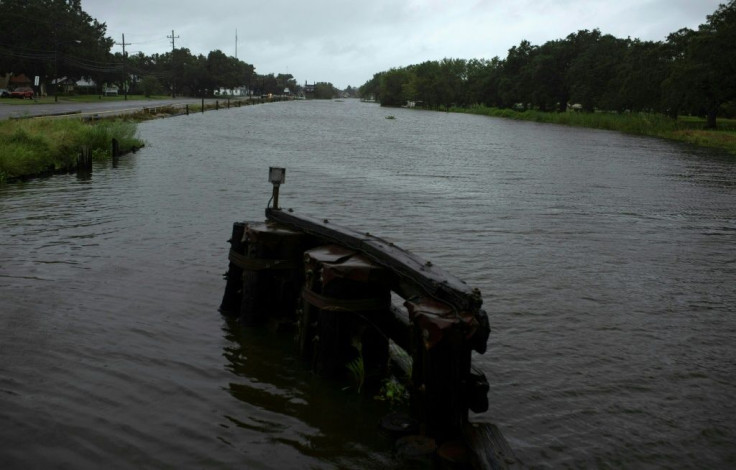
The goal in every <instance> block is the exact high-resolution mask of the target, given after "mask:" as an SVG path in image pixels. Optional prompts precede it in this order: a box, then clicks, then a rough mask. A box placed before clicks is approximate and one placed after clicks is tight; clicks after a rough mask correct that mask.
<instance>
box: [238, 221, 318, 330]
mask: <svg viewBox="0 0 736 470" xmlns="http://www.w3.org/2000/svg"><path fill="white" fill-rule="evenodd" d="M307 244H308V237H306V236H305V235H304V233H302V232H299V231H294V230H290V229H288V228H285V227H283V226H280V225H278V224H275V223H272V222H265V223H249V224H247V225H246V227H245V235H244V253H243V258H241V259H240V263H241V268H242V270H243V271H242V282H243V284H242V285H243V287H242V302H241V306H240V321H241V322H243V323H245V324H247V325H256V324H261V323H263V322H265V321H266V320H267V319H269V318H270V319H274V320H278V319H279V318H286V317H290V319H291V320H293V316H294V312H295V310H296V301H297V298H298V295H299V290H300V289H301V286H302V282H303V280H302V276H303V268H302V262H303V253H304V251H305V249H306V247H307Z"/></svg>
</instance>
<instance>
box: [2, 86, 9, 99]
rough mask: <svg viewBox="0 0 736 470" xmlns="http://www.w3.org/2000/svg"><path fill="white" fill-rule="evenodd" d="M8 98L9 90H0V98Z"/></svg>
mask: <svg viewBox="0 0 736 470" xmlns="http://www.w3.org/2000/svg"><path fill="white" fill-rule="evenodd" d="M8 96H10V90H6V89H5V88H0V98H7V97H8Z"/></svg>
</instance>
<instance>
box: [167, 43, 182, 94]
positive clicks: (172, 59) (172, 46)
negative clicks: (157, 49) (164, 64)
mask: <svg viewBox="0 0 736 470" xmlns="http://www.w3.org/2000/svg"><path fill="white" fill-rule="evenodd" d="M166 38H167V39H171V65H172V68H173V65H174V50H175V49H176V47H175V42H174V41H175V40H176V39H179V36H174V30H173V29H172V30H171V36H166ZM175 76H176V75H174V71H173V70H172V71H171V97H172V98H176V93H174V77H175Z"/></svg>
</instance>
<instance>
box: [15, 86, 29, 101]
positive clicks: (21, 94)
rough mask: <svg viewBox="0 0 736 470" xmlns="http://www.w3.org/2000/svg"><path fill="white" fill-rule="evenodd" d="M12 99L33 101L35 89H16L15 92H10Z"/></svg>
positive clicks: (25, 87)
mask: <svg viewBox="0 0 736 470" xmlns="http://www.w3.org/2000/svg"><path fill="white" fill-rule="evenodd" d="M10 97H11V98H21V99H26V98H28V99H31V98H33V88H30V87H27V86H22V87H20V88H16V89H15V90H13V91H11V92H10Z"/></svg>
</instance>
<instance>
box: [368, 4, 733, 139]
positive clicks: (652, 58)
mask: <svg viewBox="0 0 736 470" xmlns="http://www.w3.org/2000/svg"><path fill="white" fill-rule="evenodd" d="M735 44H736V0H730V1H729V2H728V3H727V4H723V5H720V6H719V7H718V9H717V10H716V11H715V12H714V13H713V14H711V15H709V16H708V17H707V18H706V22H705V23H704V24H702V25H700V27H699V28H698V29H697V30H695V31H694V30H690V29H681V30H679V31H676V32H673V33H672V34H670V36H669V37H668V38H667V40H666V41H661V42H653V41H641V40H638V39H631V38H626V39H620V38H616V37H614V36H611V35H608V34H603V33H601V32H600V31H599V30H597V29H595V30H593V31H589V30H581V31H578V32H576V33H572V34H570V35H568V36H567V37H566V38H564V39H558V40H554V41H549V42H546V43H545V44H542V45H541V46H536V45H533V44H531V43H530V42H529V41H526V40H523V41H521V42H520V43H519V45H518V46H513V47H511V48H510V49H509V51H508V54H507V55H506V57H505V58H504V59H499V58H494V59H493V60H491V61H486V60H477V59H473V60H463V59H443V60H441V61H426V62H422V63H421V64H416V65H409V66H407V67H399V68H393V69H391V70H389V71H386V72H380V73H377V74H375V75H374V76H373V78H372V79H371V80H369V81H368V82H366V83H365V84H364V85H363V86H362V87H360V94H361V95H362V96H364V97H368V96H372V97H374V98H376V99H377V100H379V101H380V102H381V104H383V105H387V106H398V105H404V104H405V103H406V102H407V101H413V102H416V103H421V105H422V106H425V107H428V108H443V107H448V106H453V105H456V106H471V105H485V106H490V107H499V108H513V109H517V110H523V109H529V108H533V109H538V110H542V111H555V110H556V111H566V110H567V109H568V107H569V106H571V105H575V108H580V109H582V110H584V111H588V112H592V111H595V110H604V111H617V112H623V111H632V112H634V111H647V112H663V113H668V114H669V115H671V116H673V117H674V116H677V115H678V114H682V113H688V114H695V115H702V116H707V117H708V125H709V126H710V127H714V126H715V119H716V116H717V115H718V114H719V113H721V114H723V113H733V110H734V109H735V108H736V106H735V105H734V101H735V100H736V46H734V45H735ZM729 110H730V111H729Z"/></svg>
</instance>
